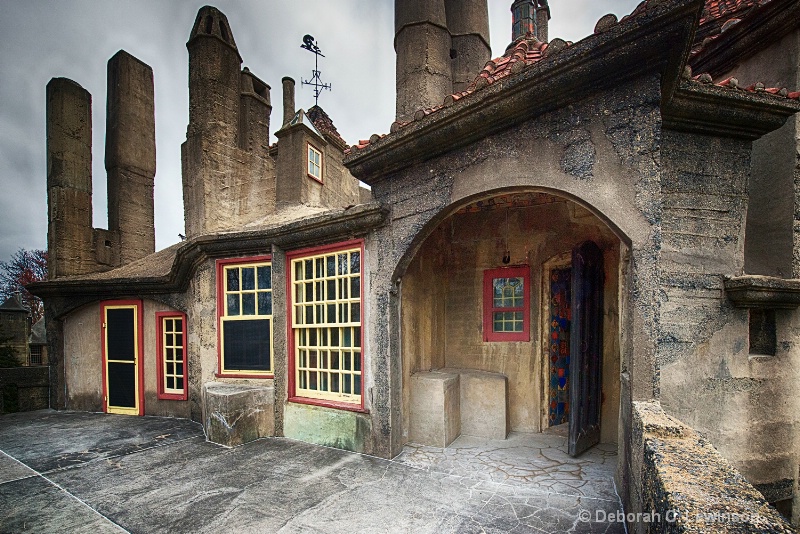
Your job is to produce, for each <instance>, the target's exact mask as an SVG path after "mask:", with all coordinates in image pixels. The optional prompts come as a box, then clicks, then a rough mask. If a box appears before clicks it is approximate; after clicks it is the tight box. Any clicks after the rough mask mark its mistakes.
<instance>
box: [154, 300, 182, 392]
mask: <svg viewBox="0 0 800 534" xmlns="http://www.w3.org/2000/svg"><path fill="white" fill-rule="evenodd" d="M156 325H157V332H156V335H157V336H158V337H157V350H158V398H159V399H170V400H186V399H187V398H188V396H187V388H186V378H187V373H186V363H187V362H186V314H184V313H180V312H157V313H156Z"/></svg>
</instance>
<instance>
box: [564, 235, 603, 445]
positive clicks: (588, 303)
mask: <svg viewBox="0 0 800 534" xmlns="http://www.w3.org/2000/svg"><path fill="white" fill-rule="evenodd" d="M604 278H605V276H604V274H603V252H602V251H601V250H600V248H599V247H598V246H597V245H596V244H595V243H593V242H592V241H586V242H584V243H582V244H581V245H579V246H578V247H576V248H575V249H573V251H572V284H571V285H572V299H571V301H572V324H571V325H570V363H569V378H570V379H569V388H570V392H569V398H570V414H569V454H570V456H578V455H579V454H581V453H582V452H583V451H585V450H586V449H588V448H590V447H592V446H593V445H596V444H597V443H599V442H600V404H601V384H602V382H601V373H602V365H603V282H604Z"/></svg>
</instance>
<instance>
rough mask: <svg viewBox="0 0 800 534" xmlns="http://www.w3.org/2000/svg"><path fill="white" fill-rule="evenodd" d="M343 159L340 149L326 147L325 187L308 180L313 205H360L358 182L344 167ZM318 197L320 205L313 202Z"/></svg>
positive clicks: (342, 206) (338, 206)
mask: <svg viewBox="0 0 800 534" xmlns="http://www.w3.org/2000/svg"><path fill="white" fill-rule="evenodd" d="M342 158H344V153H343V152H342V151H341V150H339V149H338V148H336V147H334V146H333V145H331V144H329V145H328V146H327V147H325V152H324V162H323V165H324V169H323V182H324V185H323V184H320V183H319V182H316V181H314V180H312V179H310V178H309V179H308V181H309V182H310V185H311V188H312V191H313V192H312V194H311V195H309V197H310V198H311V199H312V205H319V206H324V207H329V208H344V207H346V206H352V205H355V204H358V203H359V198H360V197H359V195H360V191H359V187H358V180H356V179H355V178H354V177H353V175H351V174H350V171H348V170H347V168H346V167H345V166H344V165H342ZM317 196H318V197H319V201H318V202H319V204H314V203H313V201H314V199H315V198H316V197H317Z"/></svg>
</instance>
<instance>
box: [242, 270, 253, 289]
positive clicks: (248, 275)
mask: <svg viewBox="0 0 800 534" xmlns="http://www.w3.org/2000/svg"><path fill="white" fill-rule="evenodd" d="M255 288H256V270H255V268H254V267H242V290H244V291H248V290H253V289H255Z"/></svg>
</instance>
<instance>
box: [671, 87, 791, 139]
mask: <svg viewBox="0 0 800 534" xmlns="http://www.w3.org/2000/svg"><path fill="white" fill-rule="evenodd" d="M798 111H800V102H798V101H797V100H790V99H788V98H783V97H779V96H774V95H771V94H769V93H765V92H750V91H746V90H741V89H733V88H729V87H720V86H718V85H713V84H704V83H700V82H697V81H690V80H682V81H681V84H680V85H679V87H678V90H677V91H676V92H675V95H674V97H673V98H672V99H671V100H670V102H669V103H668V104H667V105H665V106H664V107H663V108H662V118H663V125H664V128H668V129H671V130H678V131H685V132H691V133H700V134H705V135H716V136H720V137H732V138H738V139H747V140H755V139H758V138H759V137H761V136H763V135H764V134H766V133H769V132H771V131H773V130H777V129H778V128H780V127H781V126H783V124H784V123H785V122H786V119H787V118H788V117H789V116H790V115H792V114H794V113H797V112H798Z"/></svg>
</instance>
